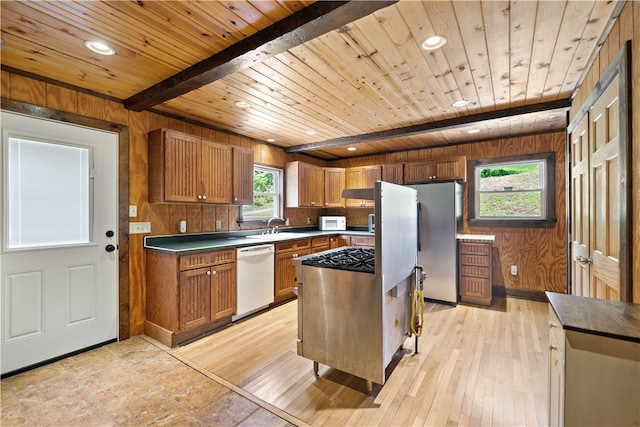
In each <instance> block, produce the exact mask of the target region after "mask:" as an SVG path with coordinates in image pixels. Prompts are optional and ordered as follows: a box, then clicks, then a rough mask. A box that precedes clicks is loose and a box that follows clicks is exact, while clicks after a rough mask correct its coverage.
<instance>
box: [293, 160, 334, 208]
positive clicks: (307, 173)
mask: <svg viewBox="0 0 640 427" xmlns="http://www.w3.org/2000/svg"><path fill="white" fill-rule="evenodd" d="M285 173H286V183H287V194H286V200H287V203H286V205H287V207H288V208H297V207H308V208H321V207H323V206H324V168H322V167H320V166H315V165H311V164H308V163H304V162H299V161H295V162H289V163H287V165H286V172H285Z"/></svg>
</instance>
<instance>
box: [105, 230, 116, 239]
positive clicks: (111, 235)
mask: <svg viewBox="0 0 640 427" xmlns="http://www.w3.org/2000/svg"><path fill="white" fill-rule="evenodd" d="M105 235H106V236H107V237H113V235H114V232H113V231H112V230H109V231H107V232H106V233H105Z"/></svg>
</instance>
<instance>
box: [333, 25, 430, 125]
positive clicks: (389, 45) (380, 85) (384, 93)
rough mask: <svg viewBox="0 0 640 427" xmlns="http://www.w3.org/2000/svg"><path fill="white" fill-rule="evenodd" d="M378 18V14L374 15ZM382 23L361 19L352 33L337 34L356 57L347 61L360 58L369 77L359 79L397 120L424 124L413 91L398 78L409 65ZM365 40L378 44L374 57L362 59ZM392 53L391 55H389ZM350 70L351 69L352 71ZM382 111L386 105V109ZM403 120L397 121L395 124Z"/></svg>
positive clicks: (354, 26) (362, 76)
mask: <svg viewBox="0 0 640 427" xmlns="http://www.w3.org/2000/svg"><path fill="white" fill-rule="evenodd" d="M374 15H375V14H374ZM379 21H380V20H379V19H376V17H373V18H371V19H360V20H358V21H357V22H356V23H354V25H353V26H352V27H350V28H351V29H350V30H349V31H342V32H340V33H339V34H336V35H337V36H338V37H340V38H342V39H343V40H344V41H345V42H346V43H345V44H343V46H349V48H350V50H351V51H353V52H354V55H357V56H351V55H348V56H347V57H357V58H358V60H357V61H356V62H355V65H357V64H361V63H362V64H365V65H366V66H365V67H362V68H363V71H364V70H367V71H368V73H366V74H365V73H364V72H363V73H362V75H361V76H360V78H361V80H363V81H364V84H366V85H367V86H369V87H371V89H372V90H374V91H375V92H376V93H377V94H378V96H379V97H380V98H381V99H383V100H384V102H386V104H387V105H388V107H386V108H387V109H388V110H389V111H390V112H393V113H392V114H393V115H394V116H397V114H398V113H399V114H402V116H403V121H405V122H410V123H416V122H418V121H422V120H423V114H421V109H416V108H415V107H413V105H416V99H415V97H413V95H412V93H413V91H412V90H411V88H409V87H407V85H406V84H405V82H404V81H403V79H402V78H401V77H400V76H399V75H398V73H397V70H398V68H400V67H402V68H405V69H407V71H408V67H407V66H406V63H405V64H403V62H405V61H404V58H403V57H402V55H401V54H400V52H399V50H398V49H397V45H396V43H394V42H393V40H391V39H390V38H389V35H388V33H387V31H385V30H384V28H382V26H381V25H380V23H379ZM363 40H376V51H375V52H374V53H373V54H371V55H366V56H363V55H362V53H360V52H359V51H358V46H359V45H360V44H361V41H363ZM325 42H326V43H327V45H328V46H330V45H332V43H331V42H330V41H329V40H326V41H325ZM389 52H391V53H392V55H387V53H389ZM349 68H351V67H349ZM383 108H385V107H384V105H383ZM399 121H400V120H399V119H398V118H396V123H397V122H399Z"/></svg>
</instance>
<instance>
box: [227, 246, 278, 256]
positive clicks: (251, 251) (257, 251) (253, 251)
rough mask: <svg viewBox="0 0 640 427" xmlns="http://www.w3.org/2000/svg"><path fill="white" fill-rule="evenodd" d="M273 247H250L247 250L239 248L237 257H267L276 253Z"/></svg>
mask: <svg viewBox="0 0 640 427" xmlns="http://www.w3.org/2000/svg"><path fill="white" fill-rule="evenodd" d="M274 251H275V249H274V247H273V245H259V246H248V247H246V248H238V250H237V253H236V257H237V258H247V257H252V256H258V255H265V254H269V253H272V252H274Z"/></svg>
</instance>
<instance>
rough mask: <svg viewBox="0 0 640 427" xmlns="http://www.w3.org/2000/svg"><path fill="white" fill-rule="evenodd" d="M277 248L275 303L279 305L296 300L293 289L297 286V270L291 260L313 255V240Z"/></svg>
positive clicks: (285, 244)
mask: <svg viewBox="0 0 640 427" xmlns="http://www.w3.org/2000/svg"><path fill="white" fill-rule="evenodd" d="M275 246H276V254H275V263H276V264H275V266H274V271H275V273H274V274H275V278H274V283H275V285H274V286H275V289H274V296H273V302H274V304H278V303H281V302H284V301H288V300H290V299H293V298H295V296H296V295H295V294H294V293H293V288H294V287H295V286H296V268H295V267H294V266H293V265H292V264H291V260H293V258H296V257H299V256H304V255H309V254H311V239H302V240H293V241H289V242H282V243H276V245H275Z"/></svg>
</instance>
